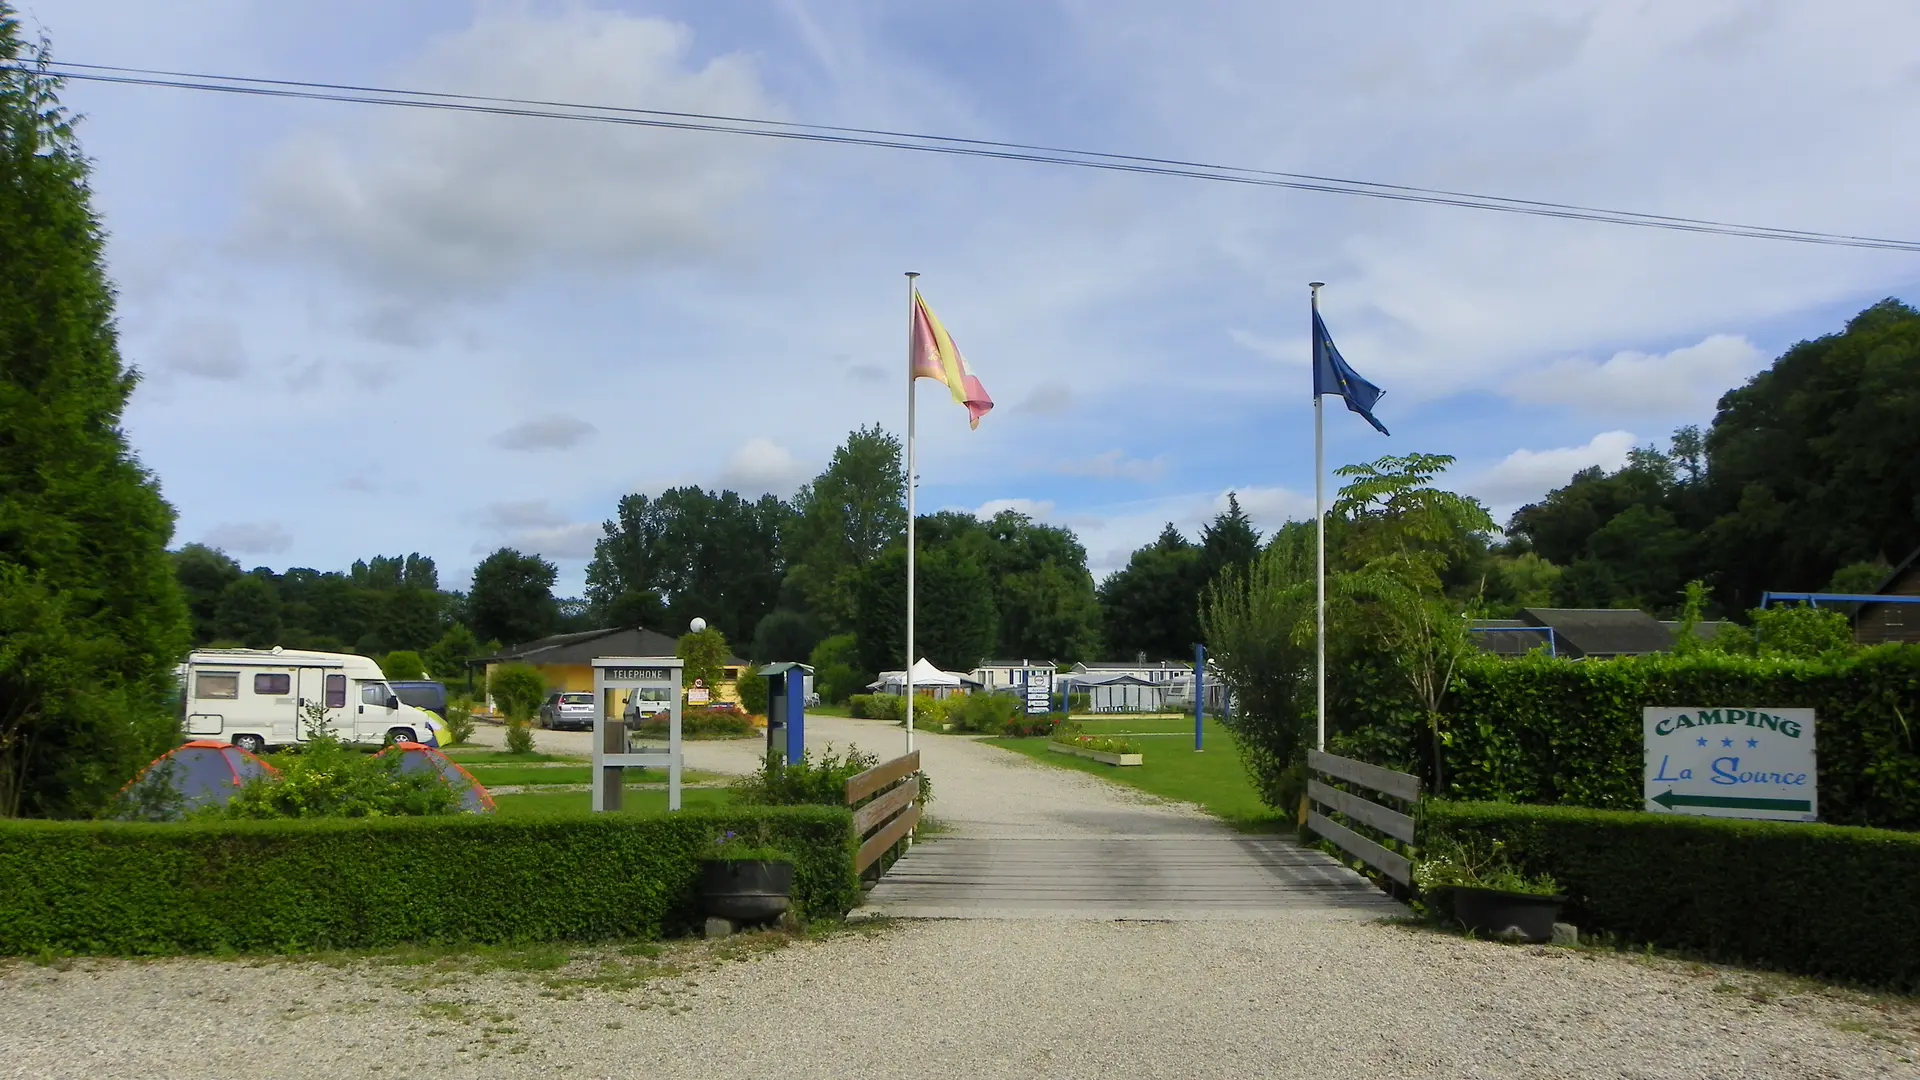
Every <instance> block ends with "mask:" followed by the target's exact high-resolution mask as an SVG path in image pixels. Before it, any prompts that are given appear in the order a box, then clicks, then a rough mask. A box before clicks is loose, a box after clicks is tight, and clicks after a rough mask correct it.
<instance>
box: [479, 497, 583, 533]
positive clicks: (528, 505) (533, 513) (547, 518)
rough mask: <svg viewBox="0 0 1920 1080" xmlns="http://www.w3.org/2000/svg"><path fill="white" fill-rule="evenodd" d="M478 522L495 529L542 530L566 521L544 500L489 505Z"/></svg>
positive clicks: (511, 501)
mask: <svg viewBox="0 0 1920 1080" xmlns="http://www.w3.org/2000/svg"><path fill="white" fill-rule="evenodd" d="M480 520H481V523H482V524H485V525H487V526H490V527H492V528H495V529H543V528H551V527H553V526H556V525H561V524H565V523H566V520H567V519H566V516H565V515H563V514H561V513H560V512H559V511H558V510H555V509H554V508H553V507H552V505H550V504H549V503H548V502H547V500H545V499H522V500H517V501H516V500H509V501H506V502H496V503H489V504H488V505H487V507H486V509H485V510H484V511H483V512H482V513H481V516H480Z"/></svg>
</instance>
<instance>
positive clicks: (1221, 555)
mask: <svg viewBox="0 0 1920 1080" xmlns="http://www.w3.org/2000/svg"><path fill="white" fill-rule="evenodd" d="M1259 554H1260V531H1259V530H1258V529H1255V528H1254V527H1253V519H1252V518H1250V517H1248V516H1247V512H1246V511H1245V510H1242V509H1240V495H1239V493H1237V492H1232V491H1229V492H1227V508H1226V509H1225V510H1222V511H1221V512H1220V514H1219V515H1218V516H1217V517H1215V518H1214V519H1213V520H1212V521H1210V522H1208V523H1207V524H1206V525H1205V526H1203V527H1201V529H1200V566H1201V569H1202V571H1203V572H1204V573H1205V574H1206V578H1207V580H1208V581H1213V580H1215V579H1217V578H1218V577H1219V576H1220V572H1221V571H1223V570H1225V569H1226V568H1227V567H1229V566H1237V567H1240V568H1241V570H1242V572H1243V573H1244V571H1245V569H1246V567H1248V566H1250V565H1252V563H1253V560H1254V557H1255V556H1257V555H1259Z"/></svg>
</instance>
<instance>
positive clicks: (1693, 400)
mask: <svg viewBox="0 0 1920 1080" xmlns="http://www.w3.org/2000/svg"><path fill="white" fill-rule="evenodd" d="M1765 364H1766V357H1765V356H1764V355H1763V354H1762V353H1761V352H1760V350H1759V349H1757V348H1755V347H1754V345H1753V343H1752V342H1751V341H1748V340H1747V339H1746V338H1745V337H1741V336H1738V335H1734V334H1714V335H1713V336H1711V337H1709V338H1707V339H1706V340H1704V341H1702V342H1700V343H1699V344H1697V345H1688V346H1687V347H1685V348H1681V349H1675V350H1673V351H1672V352H1669V353H1665V354H1663V355H1649V354H1647V353H1642V352H1631V351H1628V352H1617V353H1614V354H1613V356H1612V357H1610V358H1609V359H1607V360H1605V361H1602V362H1600V363H1595V362H1593V361H1591V360H1583V359H1565V360H1558V361H1555V362H1554V363H1552V364H1550V365H1548V366H1547V367H1546V368H1544V369H1541V370H1537V371H1529V372H1522V373H1521V374H1519V375H1517V376H1516V377H1515V378H1514V379H1513V382H1512V385H1511V388H1510V389H1509V390H1508V394H1509V396H1511V397H1512V398H1513V399H1514V400H1516V401H1519V402H1521V403H1523V404H1528V405H1570V406H1573V407H1574V408H1577V409H1581V410H1583V411H1586V412H1601V413H1635V414H1646V413H1655V414H1661V415H1668V414H1675V413H1697V412H1700V411H1702V410H1706V409H1711V408H1712V406H1713V404H1714V402H1716V401H1718V400H1719V398H1720V395H1721V394H1723V393H1725V392H1726V391H1727V390H1729V389H1731V388H1732V387H1734V386H1737V385H1739V384H1740V383H1741V382H1742V381H1744V380H1745V379H1746V378H1747V377H1748V376H1749V375H1752V374H1753V373H1754V372H1756V371H1758V370H1760V368H1762V367H1763V366H1765Z"/></svg>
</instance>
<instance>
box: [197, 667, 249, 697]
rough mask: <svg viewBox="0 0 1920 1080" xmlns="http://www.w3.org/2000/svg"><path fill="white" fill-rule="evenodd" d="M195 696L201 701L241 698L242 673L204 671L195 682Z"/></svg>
mask: <svg viewBox="0 0 1920 1080" xmlns="http://www.w3.org/2000/svg"><path fill="white" fill-rule="evenodd" d="M193 696H194V697H196V698H201V699H203V700H204V699H208V698H214V699H222V700H229V701H230V700H233V699H235V698H238V697H239V696H240V673H239V672H237V671H219V672H214V671H203V672H201V673H200V674H199V676H198V677H197V678H195V679H194V680H193Z"/></svg>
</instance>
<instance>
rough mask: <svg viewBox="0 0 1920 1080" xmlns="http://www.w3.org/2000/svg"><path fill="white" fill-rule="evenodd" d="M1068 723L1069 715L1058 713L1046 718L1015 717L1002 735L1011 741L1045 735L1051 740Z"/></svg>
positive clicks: (1008, 722) (1048, 715)
mask: <svg viewBox="0 0 1920 1080" xmlns="http://www.w3.org/2000/svg"><path fill="white" fill-rule="evenodd" d="M1066 723H1067V714H1066V713H1061V712H1056V713H1048V714H1047V715H1045V716H1015V717H1014V718H1013V719H1011V720H1009V721H1007V723H1006V726H1004V727H1002V728H1001V729H1000V734H1001V735H1002V736H1004V737H1005V738H1009V739H1032V738H1037V737H1039V736H1042V735H1045V736H1047V737H1049V738H1051V737H1052V736H1053V735H1054V733H1055V732H1057V731H1059V730H1060V729H1061V728H1062V727H1063V726H1064V725H1065V724H1066Z"/></svg>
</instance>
